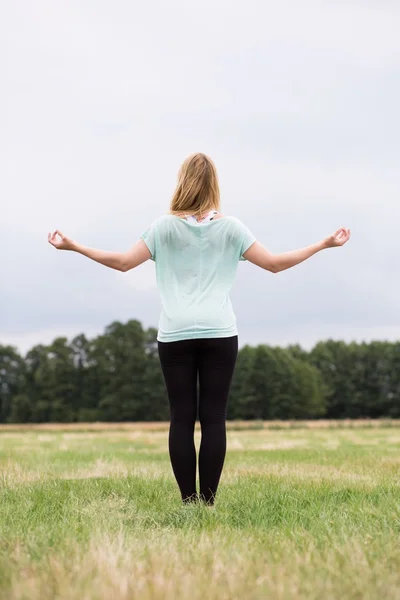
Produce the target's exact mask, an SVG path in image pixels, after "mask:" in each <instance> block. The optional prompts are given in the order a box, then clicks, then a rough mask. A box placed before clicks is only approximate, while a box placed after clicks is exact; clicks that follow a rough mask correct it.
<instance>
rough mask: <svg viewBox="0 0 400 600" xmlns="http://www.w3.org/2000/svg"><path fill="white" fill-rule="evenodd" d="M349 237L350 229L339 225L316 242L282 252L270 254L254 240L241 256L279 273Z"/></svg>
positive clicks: (335, 245)
mask: <svg viewBox="0 0 400 600" xmlns="http://www.w3.org/2000/svg"><path fill="white" fill-rule="evenodd" d="M349 239H350V229H346V228H345V227H341V228H340V229H338V230H337V231H335V233H333V234H332V235H330V236H328V237H327V238H325V239H324V240H321V241H320V242H317V243H316V244H311V246H306V247H305V248H300V249H299V250H291V251H290V252H283V253H282V254H272V253H271V252H269V250H267V249H266V248H265V247H264V246H263V245H262V244H260V242H254V244H252V245H251V246H250V248H249V249H248V250H246V252H245V253H244V254H243V257H244V258H245V259H246V260H248V261H249V262H251V263H253V264H255V265H257V266H258V267H261V268H262V269H266V270H267V271H271V273H279V272H280V271H285V270H286V269H290V268H291V267H294V266H296V265H298V264H300V263H302V262H304V261H305V260H307V259H308V258H310V257H311V256H314V254H316V253H317V252H320V251H321V250H325V249H327V248H336V247H338V246H343V245H344V244H345V243H346V242H347V241H348V240H349Z"/></svg>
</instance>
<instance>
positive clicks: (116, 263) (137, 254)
mask: <svg viewBox="0 0 400 600" xmlns="http://www.w3.org/2000/svg"><path fill="white" fill-rule="evenodd" d="M57 236H58V237H57ZM48 241H49V244H51V245H52V246H54V247H55V248H57V250H71V251H72V252H77V253H78V254H82V256H87V258H90V259H91V260H94V261H95V262H98V263H100V264H101V265H104V266H105V267H110V269H115V270H117V271H122V272H123V273H125V272H126V271H129V270H130V269H134V268H135V267H137V266H139V265H141V264H142V263H144V262H145V261H146V260H148V259H149V258H151V253H150V251H149V249H148V247H147V246H146V244H145V243H144V241H143V240H139V241H138V242H136V244H135V245H134V246H133V247H132V248H131V249H130V250H127V251H126V252H109V251H107V250H98V249H97V248H89V247H88V246H83V245H82V244H78V242H75V241H74V240H71V238H69V237H67V236H66V235H64V234H63V233H62V232H61V231H60V230H59V229H56V230H55V232H54V233H49V235H48Z"/></svg>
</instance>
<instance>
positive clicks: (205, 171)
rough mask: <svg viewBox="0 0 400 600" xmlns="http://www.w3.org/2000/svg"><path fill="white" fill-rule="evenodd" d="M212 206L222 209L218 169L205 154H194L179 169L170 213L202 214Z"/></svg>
mask: <svg viewBox="0 0 400 600" xmlns="http://www.w3.org/2000/svg"><path fill="white" fill-rule="evenodd" d="M212 208H214V209H216V210H218V211H219V210H220V196H219V184H218V175H217V169H216V168H215V165H214V163H213V161H212V160H211V158H209V157H208V156H206V155H205V154H201V153H197V154H192V155H191V156H189V157H188V158H187V159H186V160H185V162H184V163H183V165H182V166H181V168H180V170H179V174H178V184H177V186H176V190H175V193H174V195H173V197H172V200H171V205H170V213H171V214H178V213H190V214H193V215H198V214H199V215H202V214H203V213H205V212H206V211H207V210H211V209H212Z"/></svg>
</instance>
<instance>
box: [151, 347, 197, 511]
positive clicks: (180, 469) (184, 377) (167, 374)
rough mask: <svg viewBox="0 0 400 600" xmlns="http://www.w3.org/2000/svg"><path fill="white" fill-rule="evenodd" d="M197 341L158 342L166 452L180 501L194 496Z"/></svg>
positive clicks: (191, 498) (192, 498) (185, 500)
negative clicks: (166, 413)
mask: <svg viewBox="0 0 400 600" xmlns="http://www.w3.org/2000/svg"><path fill="white" fill-rule="evenodd" d="M196 349H197V345H196V340H182V341H179V342H158V354H159V357H160V363H161V368H162V371H163V375H164V380H165V384H166V387H167V392H168V398H169V404H170V412H171V423H170V429H169V455H170V458H171V464H172V469H173V471H174V475H175V478H176V481H177V483H178V486H179V489H180V492H181V496H182V500H183V502H190V501H192V500H195V499H196V498H197V493H196V448H195V445H194V427H195V422H196V415H197V356H196Z"/></svg>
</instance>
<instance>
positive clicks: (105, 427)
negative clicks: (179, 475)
mask: <svg viewBox="0 0 400 600" xmlns="http://www.w3.org/2000/svg"><path fill="white" fill-rule="evenodd" d="M168 427H169V423H168V422H167V421H154V422H139V421H138V422H134V423H130V422H129V423H128V422H123V423H102V422H97V423H21V424H18V423H16V424H4V423H2V424H0V432H2V431H4V432H8V431H10V432H11V431H94V432H99V431H134V432H136V431H137V432H143V431H166V430H167V429H168ZM196 427H197V428H199V424H198V423H196ZM366 427H368V428H372V429H377V428H381V427H384V428H386V427H394V428H398V427H400V419H343V420H335V419H330V420H327V419H324V420H323V419H321V420H315V421H302V420H291V421H279V420H276V421H228V423H227V428H228V430H235V429H238V430H246V429H349V428H356V429H357V428H361V429H363V428H366Z"/></svg>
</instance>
